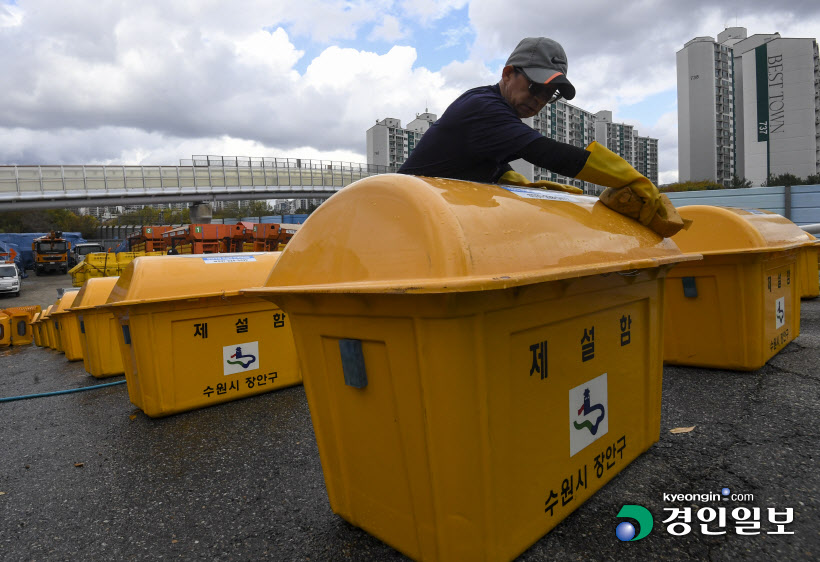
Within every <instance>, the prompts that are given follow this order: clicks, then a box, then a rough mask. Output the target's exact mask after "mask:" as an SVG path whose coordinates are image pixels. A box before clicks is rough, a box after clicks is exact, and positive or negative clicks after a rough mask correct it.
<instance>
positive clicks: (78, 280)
mask: <svg viewBox="0 0 820 562" xmlns="http://www.w3.org/2000/svg"><path fill="white" fill-rule="evenodd" d="M87 267H88V264H86V263H85V260H83V261H81V262H80V263H78V264H77V265H75V266H74V267H72V268H71V269H69V270H68V274H69V275H71V284H72V285H73V286H74V287H82V286H83V283H85V281H86V279H88V273H87Z"/></svg>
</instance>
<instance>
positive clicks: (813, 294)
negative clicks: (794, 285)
mask: <svg viewBox="0 0 820 562" xmlns="http://www.w3.org/2000/svg"><path fill="white" fill-rule="evenodd" d="M801 230H802V229H801ZM806 235H807V236H808V238H809V240H811V241H812V242H813V244H807V245H806V246H803V251H802V252H800V257H799V260H800V263H799V264H798V268H799V270H800V298H801V299H814V298H817V297H820V268H818V263H817V261H818V259H820V258H818V255H819V254H820V252H818V250H820V240H817V238H815V237H814V236H812V235H811V234H809V233H806Z"/></svg>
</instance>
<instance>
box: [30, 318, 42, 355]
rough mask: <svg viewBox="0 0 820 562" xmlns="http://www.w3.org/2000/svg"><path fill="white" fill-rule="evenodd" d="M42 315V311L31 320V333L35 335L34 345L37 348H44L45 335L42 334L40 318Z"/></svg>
mask: <svg viewBox="0 0 820 562" xmlns="http://www.w3.org/2000/svg"><path fill="white" fill-rule="evenodd" d="M42 315H43V312H42V311H40V312H38V313H36V314H35V315H34V318H32V319H31V333H32V334H33V335H34V345H36V346H37V347H43V335H42V333H41V332H40V316H42Z"/></svg>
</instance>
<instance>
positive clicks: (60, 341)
mask: <svg viewBox="0 0 820 562" xmlns="http://www.w3.org/2000/svg"><path fill="white" fill-rule="evenodd" d="M77 294H78V291H68V292H66V293H64V294H63V297H62V298H61V299H60V303H59V304H58V305H57V308H56V309H55V310H52V311H51V318H52V319H53V321H54V327H55V329H56V333H57V346H58V348H57V351H62V352H63V353H65V357H66V359H68V360H69V361H81V360H82V358H83V346H82V343H81V342H80V323H79V322H78V321H77V315H76V314H74V313H73V312H71V311H70V310H69V309H70V308H71V306H72V305H73V304H74V300H75V299H76V298H77Z"/></svg>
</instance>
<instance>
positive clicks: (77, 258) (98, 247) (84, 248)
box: [68, 242, 105, 269]
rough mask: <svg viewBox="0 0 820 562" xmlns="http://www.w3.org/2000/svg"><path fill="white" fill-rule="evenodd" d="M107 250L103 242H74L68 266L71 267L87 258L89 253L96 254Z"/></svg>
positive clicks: (69, 254)
mask: <svg viewBox="0 0 820 562" xmlns="http://www.w3.org/2000/svg"><path fill="white" fill-rule="evenodd" d="M100 252H105V248H103V245H102V244H97V243H96V242H86V243H82V244H74V246H72V247H71V251H70V252H69V253H68V268H69V269H71V268H72V267H74V266H75V265H77V264H78V263H80V262H81V261H83V260H84V259H85V256H87V255H88V254H96V253H100Z"/></svg>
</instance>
